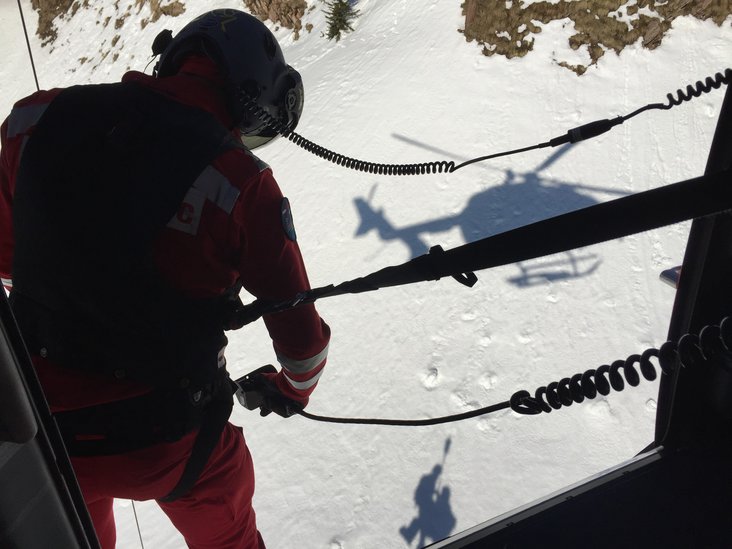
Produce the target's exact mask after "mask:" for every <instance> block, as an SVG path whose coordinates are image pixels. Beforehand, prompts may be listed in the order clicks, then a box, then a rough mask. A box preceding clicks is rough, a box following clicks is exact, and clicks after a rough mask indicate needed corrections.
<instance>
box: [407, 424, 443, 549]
mask: <svg viewBox="0 0 732 549" xmlns="http://www.w3.org/2000/svg"><path fill="white" fill-rule="evenodd" d="M451 443H452V440H451V439H450V438H449V437H448V438H447V440H445V449H444V452H443V455H442V463H438V464H437V465H435V466H434V467H433V468H432V471H431V472H430V473H427V474H426V475H423V476H422V478H420V479H419V482H418V483H417V489H416V490H415V491H414V503H415V505H416V506H417V516H416V517H414V518H413V519H412V521H411V522H410V523H409V524H408V525H406V526H402V527H401V528H400V529H399V533H400V534H401V536H402V537H403V538H404V540H405V541H406V542H407V543H408V544H409V545H411V544H412V542H413V541H414V539H415V538H417V537H418V540H417V545H416V547H424V546H425V545H426V544H427V542H428V540H429V542H430V543H431V542H434V541H439V540H442V539H445V538H446V537H448V536H449V535H450V534H451V533H452V531H453V529H454V528H455V515H454V514H453V512H452V508H451V507H450V488H449V487H448V486H444V485H443V484H442V483H441V482H440V476H441V474H442V469H443V467H444V464H445V459H446V458H447V454H448V452H449V451H450V444H451Z"/></svg>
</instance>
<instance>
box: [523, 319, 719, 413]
mask: <svg viewBox="0 0 732 549" xmlns="http://www.w3.org/2000/svg"><path fill="white" fill-rule="evenodd" d="M731 350H732V318H731V317H726V318H725V319H724V320H722V322H721V323H720V325H719V326H717V325H712V326H705V327H704V328H703V329H702V331H701V332H700V333H699V335H698V336H697V335H694V334H685V335H684V336H683V337H681V339H679V341H678V343H676V342H673V341H667V342H665V343H664V344H663V345H661V347H660V348H658V349H656V348H650V349H647V350H645V351H644V352H643V353H642V354H640V355H637V354H635V355H630V356H629V357H628V358H626V359H625V360H616V361H615V362H613V363H612V364H610V365H607V364H604V365H602V366H600V367H599V368H597V369H592V370H587V371H585V372H582V373H579V374H575V375H573V376H572V377H565V378H563V379H561V380H559V381H554V382H552V383H549V384H548V385H545V386H542V387H539V388H538V389H537V390H536V391H535V393H534V396H533V397H532V396H531V394H530V393H529V392H528V391H517V392H516V393H514V394H513V396H511V399H510V403H511V409H512V410H513V411H514V412H517V413H519V414H525V415H535V414H540V413H542V412H545V413H549V412H551V411H552V410H559V409H560V408H562V407H563V406H571V405H572V404H573V403H577V404H579V403H581V402H583V401H584V400H585V399H593V398H595V397H597V395H598V394H599V395H603V396H607V395H608V394H610V392H611V391H622V390H623V389H624V388H625V383H626V382H627V383H628V385H630V386H632V387H636V386H638V384H639V383H640V376H639V374H638V370H636V367H635V366H636V365H638V367H639V368H640V373H641V374H642V375H643V377H644V378H645V379H646V380H648V381H653V380H654V379H656V375H657V373H656V369H655V366H654V365H653V363H652V362H651V359H652V358H654V357H655V358H656V359H657V360H658V364H659V366H660V368H661V373H662V375H671V374H672V373H673V372H674V370H675V369H676V368H677V366H678V365H681V366H682V367H687V368H691V367H699V366H700V365H701V364H702V363H703V362H705V361H708V360H710V359H711V358H713V357H714V356H715V355H716V354H718V353H720V352H722V351H727V352H729V351H731ZM621 371H622V373H621Z"/></svg>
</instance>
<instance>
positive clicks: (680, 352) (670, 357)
mask: <svg viewBox="0 0 732 549" xmlns="http://www.w3.org/2000/svg"><path fill="white" fill-rule="evenodd" d="M730 352H732V317H725V318H724V319H723V320H722V322H720V324H719V325H710V326H705V327H704V328H702V330H701V331H700V332H699V335H698V336H697V335H695V334H684V335H683V336H682V337H681V338H680V339H679V341H678V342H673V341H666V342H665V343H664V344H663V345H661V347H659V348H658V349H656V348H655V347H651V348H649V349H646V350H645V351H643V353H641V354H634V355H630V356H629V357H628V358H627V359H625V360H616V361H614V362H613V363H612V364H610V365H608V364H603V365H602V366H600V367H598V368H597V369H590V370H587V371H585V372H583V373H579V374H575V375H573V376H572V377H565V378H563V379H561V380H560V381H554V382H552V383H549V384H548V385H545V386H542V387H539V388H538V389H537V390H536V391H535V393H534V396H533V397H532V396H531V393H529V392H528V391H523V390H522V391H516V392H515V393H514V394H513V395H512V396H511V399H510V400H509V401H506V402H500V403H498V404H493V405H492V406H486V407H484V408H479V409H477V410H472V411H470V412H465V413H462V414H454V415H450V416H442V417H436V418H431V419H367V418H346V417H330V416H319V415H315V414H310V413H308V412H305V411H304V410H300V409H298V410H297V411H296V413H297V414H299V415H301V416H303V417H305V418H307V419H311V420H314V421H321V422H326V423H341V424H358V425H391V426H404V427H418V426H426V425H439V424H441V423H451V422H455V421H462V420H464V419H470V418H473V417H477V416H481V415H485V414H490V413H492V412H498V411H500V410H505V409H507V408H511V409H512V410H513V411H514V412H516V413H519V414H522V415H536V414H540V413H542V412H544V413H549V412H551V411H552V410H559V409H560V408H563V407H566V406H571V405H572V404H573V403H578V404H579V403H581V402H584V401H585V400H586V399H587V400H590V399H593V398H596V397H597V396H598V395H602V396H607V395H609V394H610V393H611V392H612V391H622V390H623V389H625V384H626V383H627V384H628V385H630V386H631V387H637V386H638V385H639V383H640V379H641V375H642V376H643V377H644V378H645V379H646V380H648V381H653V380H655V379H656V377H657V372H656V367H655V366H654V365H653V363H652V362H651V358H655V359H657V360H658V365H659V368H660V370H661V374H662V375H671V374H672V373H673V372H674V370H676V369H677V368H678V367H679V366H683V367H686V368H700V367H702V366H704V365H706V364H708V363H709V361H711V360H713V359H715V358H716V357H718V356H719V355H720V354H723V353H725V354H727V356H730ZM636 365H637V366H638V367H639V369H640V374H639V372H638V370H636V368H635V366H636ZM621 371H622V374H621ZM606 376H607V377H606Z"/></svg>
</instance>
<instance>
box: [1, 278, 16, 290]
mask: <svg viewBox="0 0 732 549" xmlns="http://www.w3.org/2000/svg"><path fill="white" fill-rule="evenodd" d="M0 281H1V282H2V285H3V286H5V287H6V288H12V287H13V281H12V280H10V279H9V278H0Z"/></svg>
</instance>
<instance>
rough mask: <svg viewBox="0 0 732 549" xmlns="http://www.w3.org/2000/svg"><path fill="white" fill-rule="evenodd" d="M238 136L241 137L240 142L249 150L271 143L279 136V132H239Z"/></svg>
mask: <svg viewBox="0 0 732 549" xmlns="http://www.w3.org/2000/svg"><path fill="white" fill-rule="evenodd" d="M239 137H240V138H241V142H242V144H243V145H244V146H245V147H246V148H247V149H249V150H250V151H251V150H254V149H256V148H257V147H262V146H264V145H266V144H268V143H271V142H272V141H273V140H275V139H276V138H278V137H279V134H278V133H275V134H274V135H245V134H243V133H240V134H239Z"/></svg>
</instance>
